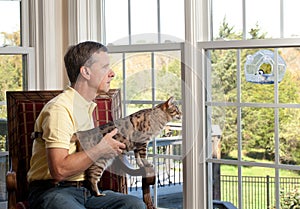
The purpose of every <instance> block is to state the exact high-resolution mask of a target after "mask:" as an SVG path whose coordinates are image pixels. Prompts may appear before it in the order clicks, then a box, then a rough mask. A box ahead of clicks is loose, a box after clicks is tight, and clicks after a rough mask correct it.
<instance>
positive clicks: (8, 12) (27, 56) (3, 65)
mask: <svg viewBox="0 0 300 209" xmlns="http://www.w3.org/2000/svg"><path fill="white" fill-rule="evenodd" d="M26 5H27V1H26V0H23V1H19V0H16V1H11V0H9V1H8V0H7V1H6V0H1V1H0V74H1V78H0V86H1V88H0V89H1V92H0V167H1V169H0V171H1V172H0V207H2V204H5V202H6V200H7V193H6V183H5V176H6V172H7V170H8V150H7V148H8V146H7V142H6V137H7V127H6V121H7V115H6V91H12V90H23V89H24V90H25V89H28V88H32V86H35V79H33V78H34V77H35V73H34V56H33V55H34V51H33V48H31V47H28V46H27V45H24V44H25V43H28V40H25V38H24V37H28V36H27V35H26V34H24V31H23V30H22V28H21V25H22V24H24V25H27V24H28V19H26V17H28V15H26V14H28V12H26V10H25V8H27V7H26ZM21 11H23V14H24V17H23V18H21ZM22 20H23V22H22V24H21V21H22ZM29 68H30V69H31V70H32V71H30V72H29V71H28V69H29ZM3 207H4V206H3Z"/></svg>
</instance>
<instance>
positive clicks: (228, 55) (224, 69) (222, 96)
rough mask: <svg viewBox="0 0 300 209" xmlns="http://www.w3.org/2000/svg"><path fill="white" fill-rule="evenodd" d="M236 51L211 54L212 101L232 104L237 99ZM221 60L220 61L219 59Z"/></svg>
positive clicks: (218, 51) (210, 84) (210, 83)
mask: <svg viewBox="0 0 300 209" xmlns="http://www.w3.org/2000/svg"><path fill="white" fill-rule="evenodd" d="M236 57H237V50H214V51H212V52H211V68H212V69H211V78H210V80H209V81H208V84H207V85H208V86H209V87H208V89H210V86H211V91H212V92H211V94H209V95H208V96H211V97H212V98H211V99H212V101H219V102H234V101H236V98H237V86H236V85H237V62H236ZM220 58H222V59H220Z"/></svg>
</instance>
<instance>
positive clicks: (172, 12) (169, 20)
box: [160, 0, 184, 43]
mask: <svg viewBox="0 0 300 209" xmlns="http://www.w3.org/2000/svg"><path fill="white" fill-rule="evenodd" d="M170 8H171V9H170ZM160 20H161V22H160V27H161V34H162V37H161V43H165V42H170V41H172V42H182V41H183V40H184V1H183V0H160Z"/></svg>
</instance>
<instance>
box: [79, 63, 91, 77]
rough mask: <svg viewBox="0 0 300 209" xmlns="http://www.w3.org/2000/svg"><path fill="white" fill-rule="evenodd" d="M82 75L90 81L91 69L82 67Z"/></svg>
mask: <svg viewBox="0 0 300 209" xmlns="http://www.w3.org/2000/svg"><path fill="white" fill-rule="evenodd" d="M80 74H81V76H82V77H84V78H85V79H90V74H91V72H90V69H89V68H88V67H85V66H82V67H81V68H80Z"/></svg>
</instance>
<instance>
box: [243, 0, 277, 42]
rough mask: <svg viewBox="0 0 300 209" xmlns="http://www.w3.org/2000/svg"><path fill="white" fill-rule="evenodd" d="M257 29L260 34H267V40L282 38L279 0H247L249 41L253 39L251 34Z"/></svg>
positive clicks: (247, 35)
mask: <svg viewBox="0 0 300 209" xmlns="http://www.w3.org/2000/svg"><path fill="white" fill-rule="evenodd" d="M256 28H258V29H259V31H260V34H263V33H267V34H266V38H279V37H280V1H279V0H246V32H247V34H246V37H247V39H250V38H252V37H251V35H250V34H249V32H250V31H251V29H256ZM255 38H258V37H255Z"/></svg>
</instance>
